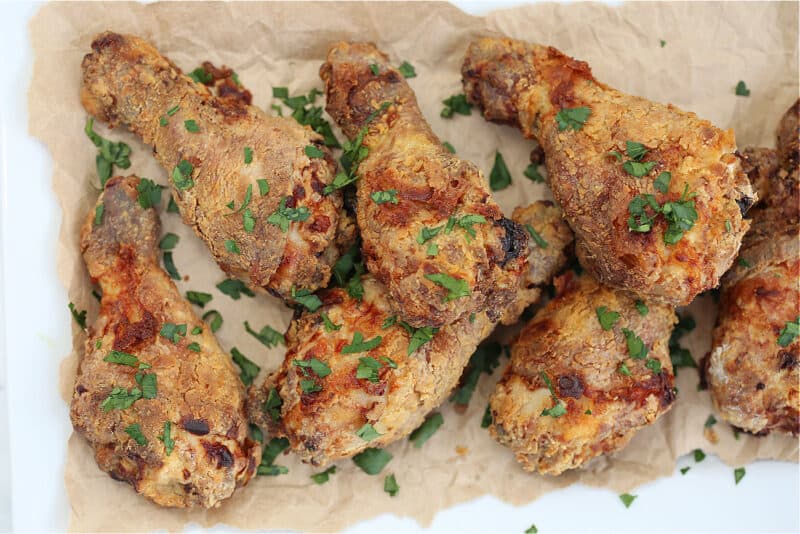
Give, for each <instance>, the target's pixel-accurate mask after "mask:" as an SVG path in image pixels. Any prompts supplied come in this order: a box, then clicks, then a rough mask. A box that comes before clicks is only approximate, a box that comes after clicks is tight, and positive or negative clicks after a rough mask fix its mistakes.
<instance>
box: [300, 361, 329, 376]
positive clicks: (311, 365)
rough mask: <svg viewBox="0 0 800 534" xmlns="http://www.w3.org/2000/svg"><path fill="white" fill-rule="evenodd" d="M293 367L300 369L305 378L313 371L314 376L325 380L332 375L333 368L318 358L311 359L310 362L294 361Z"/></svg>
mask: <svg viewBox="0 0 800 534" xmlns="http://www.w3.org/2000/svg"><path fill="white" fill-rule="evenodd" d="M292 365H294V366H296V367H298V368H300V370H301V371H302V373H303V375H305V376H308V370H309V369H311V371H313V372H314V374H315V375H317V376H318V377H320V378H325V377H326V376H328V375H329V374H331V368H330V367H328V366H327V364H326V363H325V362H323V361H320V360H318V359H316V358H311V359H308V360H292Z"/></svg>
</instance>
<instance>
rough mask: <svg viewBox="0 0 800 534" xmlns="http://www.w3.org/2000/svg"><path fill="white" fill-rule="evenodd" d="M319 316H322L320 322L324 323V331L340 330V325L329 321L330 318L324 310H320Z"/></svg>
mask: <svg viewBox="0 0 800 534" xmlns="http://www.w3.org/2000/svg"><path fill="white" fill-rule="evenodd" d="M319 315H320V317H322V322H323V323H324V324H325V331H326V332H333V331H335V330H341V328H342V325H340V324H336V323H334V322H333V321H331V318H330V317H328V314H327V313H325V312H320V314H319Z"/></svg>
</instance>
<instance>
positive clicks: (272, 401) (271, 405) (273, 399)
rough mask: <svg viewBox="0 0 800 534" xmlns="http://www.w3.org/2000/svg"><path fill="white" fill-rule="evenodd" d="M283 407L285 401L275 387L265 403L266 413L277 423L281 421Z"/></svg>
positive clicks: (270, 389) (270, 391)
mask: <svg viewBox="0 0 800 534" xmlns="http://www.w3.org/2000/svg"><path fill="white" fill-rule="evenodd" d="M281 406H283V399H281V396H280V395H279V394H278V390H277V389H275V388H274V387H272V388H269V394H268V395H267V400H266V401H264V406H263V409H264V412H266V413H267V414H268V415H269V418H270V419H272V420H273V421H275V422H276V423H277V422H278V421H280V420H281Z"/></svg>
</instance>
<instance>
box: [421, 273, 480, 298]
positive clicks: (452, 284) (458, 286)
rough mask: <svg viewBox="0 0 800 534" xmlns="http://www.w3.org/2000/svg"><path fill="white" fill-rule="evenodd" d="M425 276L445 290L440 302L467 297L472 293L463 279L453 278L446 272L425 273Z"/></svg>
mask: <svg viewBox="0 0 800 534" xmlns="http://www.w3.org/2000/svg"><path fill="white" fill-rule="evenodd" d="M425 278H427V279H428V280H430V281H431V282H433V283H434V284H436V285H439V286H442V287H443V288H445V289H446V290H447V295H446V296H445V297H444V298H442V302H450V301H451V300H456V299H459V298H461V297H468V296H470V295H471V294H472V292H471V291H470V289H469V285H468V284H467V282H466V281H465V280H461V279H459V278H453V277H452V276H450V275H448V274H445V273H434V274H426V275H425Z"/></svg>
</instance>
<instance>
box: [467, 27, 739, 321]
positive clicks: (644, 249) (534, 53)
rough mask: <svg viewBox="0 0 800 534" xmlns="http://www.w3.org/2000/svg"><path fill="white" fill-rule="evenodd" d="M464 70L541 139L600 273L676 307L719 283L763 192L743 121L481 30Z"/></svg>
mask: <svg viewBox="0 0 800 534" xmlns="http://www.w3.org/2000/svg"><path fill="white" fill-rule="evenodd" d="M461 72H462V75H463V83H464V90H465V92H466V95H467V98H468V100H469V101H470V102H472V103H474V104H477V105H478V106H480V107H481V109H482V110H483V114H484V117H485V118H486V119H488V120H493V121H498V122H506V123H511V124H515V125H517V126H518V127H519V128H520V129H521V130H522V132H523V134H524V135H525V136H526V137H531V138H533V139H535V140H536V141H537V142H538V143H539V144H540V145H541V147H542V149H543V150H544V153H545V156H546V165H547V175H548V182H549V184H550V187H551V189H552V191H553V196H554V197H555V199H556V201H557V202H558V203H559V205H561V207H562V209H563V210H564V216H565V217H566V219H567V221H568V222H569V223H570V226H571V227H572V229H573V231H574V232H575V240H576V253H577V255H578V257H579V259H580V261H581V263H582V264H583V266H584V267H585V268H586V269H587V270H588V271H590V272H591V273H593V274H595V276H597V277H598V279H599V280H600V281H601V282H603V283H605V284H607V285H610V286H612V287H616V288H620V289H624V290H627V291H630V292H632V293H634V294H636V295H638V296H639V297H640V298H642V299H644V300H648V301H655V302H662V303H665V304H670V305H673V306H676V305H685V304H688V303H689V302H691V301H692V299H693V298H694V297H695V296H696V295H698V294H699V293H701V292H703V291H705V290H707V289H711V288H713V287H716V286H717V284H718V282H719V279H720V277H721V276H722V274H723V273H724V272H725V271H726V270H727V269H728V268H729V267H730V266H731V264H732V262H733V260H734V258H735V257H736V253H737V251H738V249H739V245H740V244H741V239H742V236H743V235H744V233H745V232H746V231H747V228H748V226H749V225H748V222H747V221H746V220H745V219H744V218H743V215H744V213H745V212H746V211H747V209H748V208H749V207H750V205H751V204H752V203H753V201H754V199H755V194H754V193H753V191H752V188H751V187H750V184H749V183H748V181H747V179H746V176H745V175H744V173H743V172H742V170H741V165H740V163H739V158H737V157H736V154H735V151H736V144H735V140H734V135H733V131H731V130H728V131H721V130H719V129H718V128H716V127H714V126H713V125H712V124H711V123H709V122H708V121H705V120H701V119H699V118H698V117H697V116H696V115H695V114H693V113H687V112H684V111H681V110H679V109H677V108H675V107H674V106H672V105H662V104H657V103H654V102H650V101H648V100H645V99H643V98H639V97H634V96H630V95H626V94H624V93H621V92H619V91H616V90H615V89H612V88H610V87H608V86H606V85H605V84H602V83H600V82H598V81H597V80H595V79H594V77H593V76H592V74H591V70H590V69H589V66H588V65H587V64H586V63H584V62H582V61H577V60H574V59H572V58H570V57H568V56H566V55H564V54H562V53H561V52H559V51H558V50H556V49H555V48H552V47H546V46H540V45H535V44H529V43H525V42H522V41H514V40H511V39H489V38H487V39H480V40H477V41H475V42H473V43H472V44H471V45H470V46H469V49H468V51H467V55H466V58H465V60H464V64H463V67H462V70H461ZM628 142H634V143H640V144H641V146H640V145H637V144H633V145H628ZM626 169H628V170H626ZM662 173H670V174H669V175H662ZM637 174H638V175H641V176H642V177H640V178H637V177H636V176H635V175H637ZM662 190H663V191H662ZM641 195H652V197H643V196H641ZM668 203H669V204H668Z"/></svg>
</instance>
